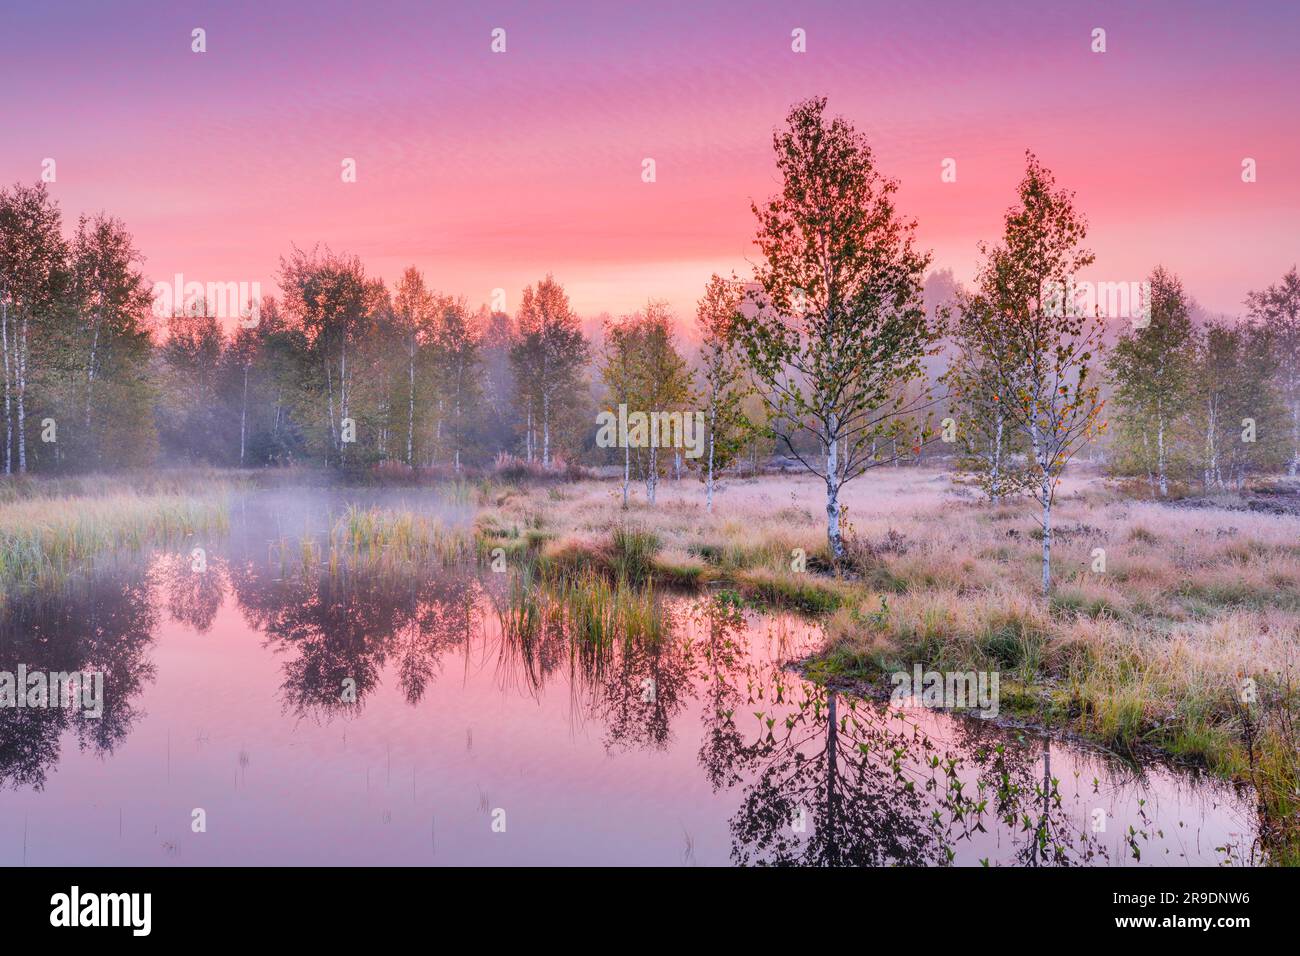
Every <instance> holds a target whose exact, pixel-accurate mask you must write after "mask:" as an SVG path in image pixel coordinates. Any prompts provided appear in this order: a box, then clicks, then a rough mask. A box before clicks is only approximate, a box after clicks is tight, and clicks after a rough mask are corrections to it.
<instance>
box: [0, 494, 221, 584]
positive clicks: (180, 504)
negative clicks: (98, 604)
mask: <svg viewBox="0 0 1300 956" xmlns="http://www.w3.org/2000/svg"><path fill="white" fill-rule="evenodd" d="M70 487H71V486H70ZM47 490H48V489H47ZM228 525H229V505H228V499H227V496H226V494H225V493H224V490H220V489H218V488H215V487H214V489H213V491H212V492H211V493H209V494H207V495H202V496H195V495H185V494H178V493H173V492H134V491H120V490H110V491H107V492H106V493H104V494H99V495H93V496H82V497H75V498H55V497H49V496H45V495H28V496H26V497H22V498H17V499H14V500H10V501H9V502H7V503H5V504H3V505H0V591H3V592H6V593H7V592H9V591H10V590H11V589H25V588H44V587H51V586H56V585H58V584H61V583H62V582H64V581H66V580H67V579H68V578H69V577H70V576H71V575H73V574H75V573H77V572H78V571H80V570H83V569H86V568H88V567H89V566H90V565H92V564H93V562H94V560H95V558H96V557H98V556H101V555H106V554H110V553H112V552H116V551H123V550H126V551H138V550H140V549H142V548H144V547H146V546H149V545H153V544H165V543H170V542H175V541H177V540H180V539H183V538H186V537H190V536H193V535H196V534H220V533H224V532H225V531H226V530H227V529H228Z"/></svg>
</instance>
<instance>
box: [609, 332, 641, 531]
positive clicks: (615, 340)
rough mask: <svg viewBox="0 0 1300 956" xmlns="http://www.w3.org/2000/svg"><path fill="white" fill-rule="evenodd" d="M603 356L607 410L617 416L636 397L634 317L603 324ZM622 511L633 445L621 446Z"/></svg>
mask: <svg viewBox="0 0 1300 956" xmlns="http://www.w3.org/2000/svg"><path fill="white" fill-rule="evenodd" d="M604 339H605V341H604V356H603V361H602V363H601V367H600V378H601V381H602V382H603V383H604V385H605V388H606V392H607V399H608V400H607V404H606V411H609V412H610V413H612V414H614V415H617V414H618V406H619V405H625V406H626V405H629V404H630V403H631V402H633V401H634V398H635V395H636V346H637V323H636V316H635V315H626V316H623V317H622V318H621V319H619V320H617V321H615V320H613V319H606V320H605V324H604ZM622 444H623V509H624V510H627V506H628V489H629V486H630V485H631V482H632V446H631V443H630V442H627V441H624V442H623V443H622Z"/></svg>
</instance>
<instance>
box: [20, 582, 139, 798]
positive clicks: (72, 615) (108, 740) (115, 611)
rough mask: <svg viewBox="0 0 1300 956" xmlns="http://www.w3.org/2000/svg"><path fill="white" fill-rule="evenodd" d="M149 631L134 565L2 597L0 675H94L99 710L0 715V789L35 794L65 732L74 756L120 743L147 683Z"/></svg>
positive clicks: (55, 709) (49, 709) (61, 709)
mask: <svg viewBox="0 0 1300 956" xmlns="http://www.w3.org/2000/svg"><path fill="white" fill-rule="evenodd" d="M156 623H157V614H156V612H155V610H154V603H153V600H152V596H151V588H150V585H149V582H148V579H147V576H146V574H145V571H144V567H143V566H142V565H141V564H139V563H135V564H133V565H125V566H122V567H117V568H114V569H113V574H112V575H111V576H109V575H102V574H101V575H99V576H92V577H90V578H88V579H87V578H77V579H74V580H73V581H71V582H70V583H68V584H67V585H66V586H64V587H60V588H57V589H55V590H50V591H42V592H35V593H27V594H15V595H10V596H9V598H8V600H7V601H6V603H5V605H4V609H3V613H0V670H3V671H8V672H10V673H16V672H17V670H18V666H19V665H20V664H21V665H25V666H26V668H27V670H28V671H29V672H30V671H37V670H39V671H44V672H45V673H46V674H52V673H59V672H68V673H71V672H73V671H101V672H103V675H104V687H103V695H104V710H103V714H102V715H101V716H99V717H88V716H86V715H85V714H84V712H83V711H82V709H81V708H80V707H72V708H64V707H42V708H35V707H21V708H19V707H0V789H3V788H4V787H11V788H14V789H17V788H19V787H32V788H34V789H36V790H41V789H43V788H44V786H45V782H46V779H47V776H48V774H49V773H50V771H51V770H52V769H53V768H54V766H55V765H56V764H57V762H58V759H59V753H60V743H59V741H60V738H61V737H62V735H63V733H64V731H66V730H71V731H73V733H74V735H75V738H76V741H77V746H78V748H79V749H81V750H90V751H93V752H94V753H96V754H98V755H100V756H106V755H108V754H111V753H112V752H113V750H114V749H115V748H116V747H117V746H118V744H120V743H121V742H122V741H123V740H125V739H126V737H127V735H128V734H130V732H131V728H132V726H133V725H134V724H135V722H136V720H137V718H138V716H139V712H138V711H137V709H136V706H135V703H134V702H135V700H136V699H137V698H138V697H139V695H140V692H141V690H142V688H143V687H144V685H145V684H147V683H149V682H151V681H152V680H153V679H154V666H153V664H152V662H151V661H150V660H149V658H148V651H149V648H150V646H151V644H152V642H153V631H154V627H155V624H156Z"/></svg>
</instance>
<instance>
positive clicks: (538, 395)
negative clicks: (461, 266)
mask: <svg viewBox="0 0 1300 956" xmlns="http://www.w3.org/2000/svg"><path fill="white" fill-rule="evenodd" d="M518 324H519V338H518V341H517V342H516V344H515V346H514V348H512V349H511V353H510V357H511V365H512V366H513V368H514V370H515V380H516V383H517V387H518V390H519V398H520V400H521V402H522V403H523V404H524V405H525V407H526V411H527V426H526V443H527V450H528V460H529V461H532V460H533V458H534V456H535V455H536V452H537V440H536V437H535V436H536V429H537V428H538V427H539V426H540V428H541V455H540V457H541V461H542V465H543V466H547V467H549V466H550V464H551V423H552V420H553V418H554V405H555V402H556V400H557V399H558V398H559V397H561V396H564V395H566V394H568V393H572V392H574V391H576V389H577V387H578V384H579V376H580V373H581V371H582V368H583V366H584V365H585V364H586V362H587V358H588V354H589V349H588V345H587V340H586V339H585V338H584V336H583V334H582V328H581V327H580V325H579V323H578V316H577V313H575V312H574V311H573V309H572V307H571V306H570V305H569V297H568V296H567V295H566V294H565V292H564V287H563V286H562V285H560V284H559V283H558V282H556V281H555V279H554V277H552V276H549V275H548V276H547V277H546V278H545V279H543V280H541V281H540V282H538V283H537V284H536V285H535V286H529V287H528V288H526V289H525V290H524V295H523V299H522V301H521V303H520V308H519V316H518Z"/></svg>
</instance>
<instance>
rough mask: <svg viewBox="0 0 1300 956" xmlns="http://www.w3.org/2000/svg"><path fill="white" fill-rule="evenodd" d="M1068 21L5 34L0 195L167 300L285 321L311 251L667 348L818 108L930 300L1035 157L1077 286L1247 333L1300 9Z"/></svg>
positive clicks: (676, 8)
mask: <svg viewBox="0 0 1300 956" xmlns="http://www.w3.org/2000/svg"><path fill="white" fill-rule="evenodd" d="M1058 6H1060V5H1058V4H1046V3H1045V4H1043V5H1042V7H1043V9H1041V10H1039V11H1035V12H1033V13H1027V12H1024V10H1015V11H1013V10H1011V9H1010V8H1009V7H1007V8H1006V9H1004V7H1003V5H1002V4H999V3H973V2H969V0H967V2H955V3H948V2H942V0H940V2H930V3H924V4H920V3H912V4H902V3H888V4H887V3H843V2H842V3H838V4H831V3H791V2H782V3H752V2H751V3H706V2H699V0H697V2H691V3H657V2H656V3H636V4H633V3H592V4H576V3H567V4H550V3H547V4H542V3H537V2H534V3H531V4H523V3H519V4H509V3H490V2H489V3H464V4H446V3H428V2H425V3H416V2H392V3H385V2H366V3H360V2H355V3H335V2H324V0H313V2H299V3H289V2H275V3H272V2H265V0H264V2H258V3H225V2H223V3H206V4H205V3H183V2H178V3H169V4H166V5H165V9H164V5H163V4H156V3H155V4H144V3H132V2H122V0H115V2H111V3H109V2H101V0H96V2H84V3H71V2H58V0H55V2H50V3H45V4H39V5H36V4H33V5H31V7H32V9H29V10H15V9H10V8H9V7H8V5H6V7H5V9H3V11H0V90H3V92H2V93H0V130H3V134H2V136H0V182H3V183H6V184H8V183H13V182H14V181H17V180H25V181H28V182H32V181H35V180H36V179H38V178H39V176H40V172H41V162H42V160H43V159H45V158H47V157H50V158H54V159H55V160H56V163H57V181H56V182H55V183H54V184H53V185H52V187H51V189H52V192H53V194H54V195H55V196H56V197H57V199H58V200H59V202H60V204H61V206H62V209H63V211H64V216H65V219H66V220H68V221H69V223H70V225H69V231H70V226H71V224H73V223H75V219H76V216H77V215H78V214H79V213H82V212H87V213H93V212H98V211H100V210H104V211H107V212H109V213H112V214H114V215H117V216H120V217H121V218H123V219H124V220H125V221H126V223H127V225H128V227H129V228H130V229H131V230H132V231H133V233H134V234H135V236H136V240H137V244H138V246H139V248H140V250H141V252H142V253H143V254H144V256H145V257H146V262H145V266H144V268H145V272H146V274H147V275H148V276H149V277H150V278H151V279H166V280H168V281H170V279H171V276H172V274H173V273H175V272H182V273H184V274H185V277H186V279H191V280H198V281H254V280H256V281H260V282H262V283H263V288H264V291H273V290H274V278H275V273H276V270H277V265H278V260H279V257H280V255H282V254H283V253H285V252H287V251H288V250H289V248H290V246H291V244H298V245H300V246H311V245H312V244H314V243H317V242H322V243H327V244H329V245H330V246H331V247H333V248H334V249H335V250H341V251H347V252H355V253H357V254H359V255H360V256H361V257H362V259H363V260H364V262H365V263H366V265H367V267H368V268H369V269H370V270H371V271H372V272H375V273H378V274H379V275H382V276H383V277H385V278H386V279H388V280H389V281H390V283H391V281H392V280H394V279H395V278H396V277H397V276H398V275H399V274H400V272H401V270H402V269H403V268H404V267H405V266H407V265H409V264H414V265H416V266H418V267H419V268H421V269H422V270H423V271H424V272H425V274H426V277H427V279H428V280H429V282H430V284H432V285H433V286H435V287H437V288H439V289H441V290H443V291H446V292H450V293H455V294H461V295H464V296H466V297H467V298H468V299H469V300H470V302H471V303H472V304H478V303H480V302H486V301H487V300H488V299H489V297H490V294H491V290H492V289H493V288H496V287H502V288H504V289H505V290H506V293H507V308H508V309H509V310H510V311H514V309H515V307H516V306H517V303H518V295H519V291H520V290H521V289H522V287H523V286H524V285H525V284H527V283H529V282H532V281H535V280H536V279H538V278H540V277H541V276H542V275H544V274H545V273H547V272H553V273H554V274H555V276H556V278H557V279H559V280H560V281H561V282H562V283H564V285H565V286H566V287H567V289H568V290H569V292H570V295H571V296H572V299H573V302H574V305H575V306H576V307H577V309H578V310H579V311H580V312H582V313H583V314H585V315H587V316H592V315H595V314H597V313H600V312H605V311H608V312H610V313H613V314H619V313H622V312H625V311H630V310H632V309H635V308H637V307H638V306H639V305H642V304H643V303H644V302H645V301H646V299H647V298H664V299H667V300H669V302H670V303H672V304H673V305H674V306H675V307H676V308H677V309H678V310H679V313H680V314H681V315H682V316H683V317H684V318H685V317H688V316H689V315H691V314H693V311H694V303H695V300H696V299H697V298H698V297H699V295H700V293H701V291H702V289H703V286H704V283H705V282H706V280H707V279H708V277H709V274H710V273H711V272H714V271H718V272H723V273H726V272H730V271H731V270H733V269H734V270H737V271H739V272H742V273H747V272H748V267H747V265H746V259H747V257H752V255H753V247H752V244H751V241H752V238H753V234H754V222H753V216H752V214H751V212H750V210H749V203H750V200H751V199H761V198H763V197H765V196H767V195H769V194H770V193H771V192H773V191H774V189H775V187H776V182H775V169H774V164H773V162H772V153H771V134H772V131H773V129H774V128H775V127H776V126H777V125H778V124H779V123H780V122H781V120H782V119H783V117H784V115H785V113H786V111H787V109H788V108H789V106H790V105H791V104H792V103H794V102H795V101H797V100H800V99H803V98H805V97H808V96H812V95H818V94H822V95H826V96H828V97H829V99H830V109H831V111H832V112H834V113H839V114H842V115H844V116H845V117H847V118H848V119H850V120H851V121H852V122H853V123H854V124H855V125H857V126H858V128H859V129H861V130H863V131H864V132H866V133H867V135H868V137H869V139H870V141H871V143H872V144H873V147H874V149H875V150H876V153H877V158H878V161H879V166H880V168H881V170H882V171H883V172H885V173H886V174H887V175H889V176H892V177H894V178H897V179H899V180H900V182H901V189H900V192H899V205H900V208H901V209H902V210H903V211H904V212H905V213H906V214H908V215H909V216H914V217H915V218H916V219H917V220H918V222H919V233H918V234H919V238H920V241H921V244H922V245H923V246H924V247H925V248H929V249H932V250H933V252H934V265H935V267H936V268H951V269H953V271H954V272H955V273H956V275H957V277H958V278H959V279H963V280H964V279H967V278H969V276H970V275H971V274H972V272H973V269H974V266H975V263H976V256H977V251H976V243H977V242H978V241H979V240H980V239H993V238H996V235H997V232H998V230H999V227H1000V223H1001V215H1002V212H1003V211H1004V209H1005V208H1006V206H1007V205H1008V204H1009V203H1010V202H1011V200H1012V198H1013V190H1014V187H1015V184H1016V182H1017V180H1018V178H1019V176H1020V174H1021V171H1022V168H1023V152H1024V150H1025V149H1026V148H1032V149H1034V150H1035V151H1037V152H1038V154H1039V155H1040V157H1041V158H1042V159H1043V160H1044V162H1046V163H1047V164H1048V165H1049V166H1050V167H1051V168H1052V169H1053V170H1054V171H1055V173H1056V175H1057V178H1058V181H1059V182H1061V183H1063V184H1065V185H1067V186H1069V187H1071V188H1073V189H1075V190H1076V191H1077V193H1078V200H1079V204H1080V207H1081V208H1082V210H1083V211H1084V213H1085V214H1086V215H1087V216H1088V218H1089V220H1090V222H1091V226H1092V229H1091V235H1090V244H1091V246H1092V247H1093V248H1094V249H1095V251H1096V252H1097V254H1098V257H1097V264H1096V266H1095V268H1094V270H1093V272H1092V273H1091V276H1089V277H1091V278H1095V279H1104V280H1109V281H1125V280H1137V279H1140V278H1142V277H1143V276H1145V275H1146V274H1147V273H1148V272H1149V271H1150V269H1151V267H1152V266H1154V265H1156V264H1157V263H1163V264H1164V265H1166V266H1167V267H1169V268H1171V269H1173V270H1174V271H1176V272H1178V273H1179V274H1181V275H1182V276H1183V278H1184V280H1185V282H1186V283H1187V286H1188V289H1189V291H1190V292H1191V293H1192V295H1193V296H1194V297H1195V298H1197V299H1198V300H1199V301H1200V303H1201V304H1202V305H1203V306H1204V307H1205V308H1207V309H1208V310H1210V311H1213V312H1227V313H1232V314H1235V313H1237V312H1239V311H1240V304H1241V301H1242V299H1243V298H1244V297H1245V294H1246V292H1247V290H1249V289H1252V288H1259V287H1261V286H1263V285H1267V284H1268V283H1271V282H1274V281H1276V280H1277V279H1278V278H1279V277H1280V276H1281V275H1282V273H1283V272H1284V271H1285V270H1286V269H1288V268H1289V267H1290V266H1291V265H1292V264H1293V263H1295V262H1296V261H1297V259H1300V241H1298V240H1300V129H1298V128H1297V122H1296V119H1297V98H1296V86H1295V81H1296V77H1297V75H1300V69H1298V67H1300V5H1297V4H1294V3H1282V2H1277V3H1248V4H1228V3H1223V2H1217V0H1216V2H1204V3H1202V2H1195V3H1193V2H1179V3H1155V2H1143V3H1134V2H1125V3H1096V4H1090V5H1088V6H1087V12H1079V11H1078V10H1073V11H1071V10H1057V9H1052V8H1055V7H1058ZM1073 6H1078V7H1081V8H1082V6H1083V5H1073ZM195 27H202V28H204V29H205V30H206V32H207V52H206V53H203V54H196V53H193V52H191V49H190V47H191V30H192V29H194V28H195ZM495 27H502V28H504V29H505V30H506V36H507V52H506V53H504V54H494V53H492V52H491V50H490V42H491V37H490V34H491V31H492V29H493V28H495ZM796 27H800V28H803V29H804V30H805V31H806V33H807V53H805V54H797V53H794V52H792V51H791V31H792V30H793V29H794V28H796ZM1094 27H1102V28H1104V29H1105V30H1106V32H1107V38H1106V42H1107V52H1105V53H1104V54H1095V53H1093V52H1091V50H1090V44H1091V32H1092V30H1093V28H1094ZM345 157H351V158H355V160H356V161H357V179H358V181H357V182H356V183H354V184H349V183H344V182H342V180H341V176H340V172H341V168H342V167H341V163H342V161H343V159H344V158H345ZM646 157H651V158H653V159H654V160H655V162H656V166H657V181H656V182H655V183H653V184H646V183H643V182H642V181H641V164H642V160H643V159H644V158H646ZM945 157H952V158H954V159H955V160H956V162H957V182H956V183H942V182H941V181H940V164H941V161H942V160H943V159H944V158H945ZM1245 157H1251V158H1254V159H1255V160H1256V161H1257V164H1258V181H1257V182H1255V183H1251V184H1246V183H1243V182H1242V180H1241V164H1242V160H1243V158H1245ZM1085 278H1088V277H1085Z"/></svg>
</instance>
